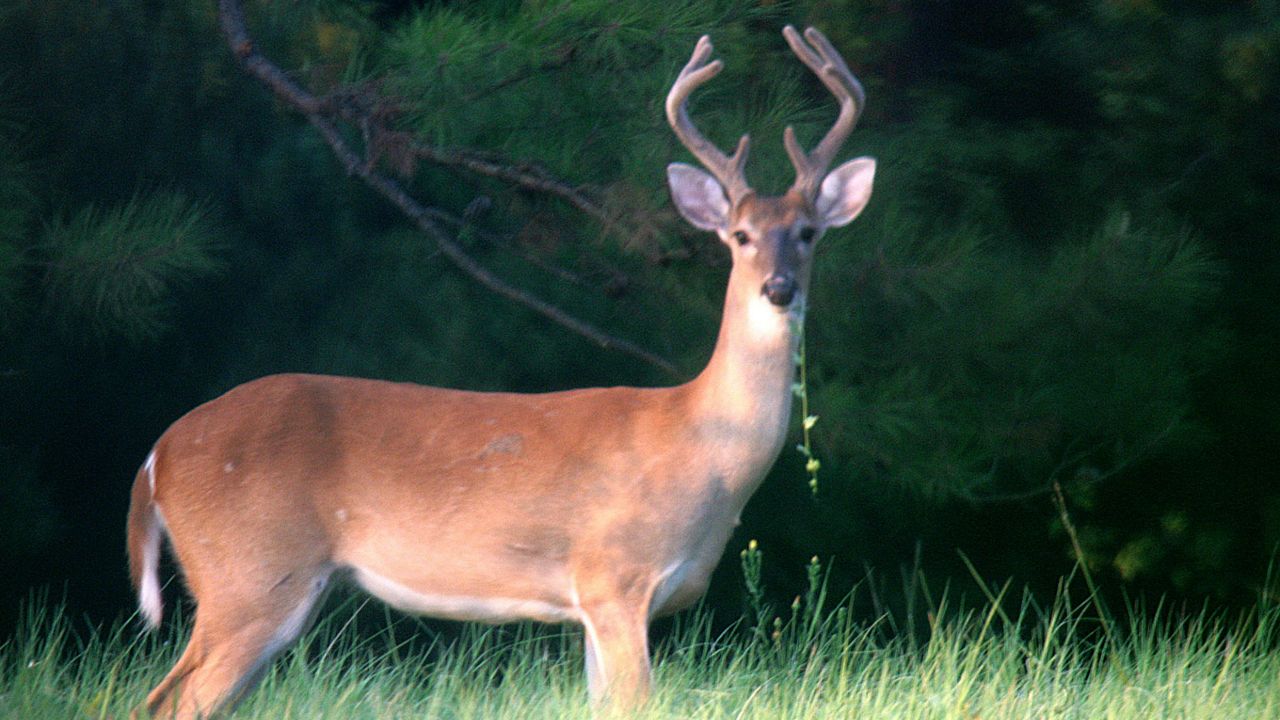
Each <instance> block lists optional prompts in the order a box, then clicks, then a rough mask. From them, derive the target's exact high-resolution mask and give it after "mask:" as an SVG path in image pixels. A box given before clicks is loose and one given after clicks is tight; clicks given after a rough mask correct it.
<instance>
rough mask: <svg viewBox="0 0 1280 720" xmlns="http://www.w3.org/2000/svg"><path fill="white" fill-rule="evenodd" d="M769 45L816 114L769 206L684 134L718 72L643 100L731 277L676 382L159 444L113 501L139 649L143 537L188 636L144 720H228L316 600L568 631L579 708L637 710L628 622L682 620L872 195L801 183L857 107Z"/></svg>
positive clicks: (227, 400)
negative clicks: (825, 266)
mask: <svg viewBox="0 0 1280 720" xmlns="http://www.w3.org/2000/svg"><path fill="white" fill-rule="evenodd" d="M783 34H784V36H785V37H786V40H787V42H788V44H789V45H790V46H791V48H792V50H793V51H794V52H795V54H796V55H797V56H798V57H799V58H800V60H801V61H803V62H804V64H805V65H807V66H808V67H809V68H810V69H811V70H812V71H813V72H814V73H816V74H817V76H818V77H819V78H820V79H821V81H822V82H823V84H824V85H825V86H826V87H827V88H828V89H829V90H830V91H831V93H832V94H834V95H835V97H836V98H837V99H838V101H839V104H840V112H839V115H838V117H837V119H836V121H835V123H834V125H833V126H832V127H831V129H830V130H829V131H828V132H827V134H826V136H825V137H824V138H823V139H822V141H821V142H820V143H819V144H818V145H817V146H816V147H815V148H814V150H813V151H812V152H811V153H806V152H805V151H804V150H803V149H802V148H801V147H800V145H799V143H798V142H797V141H796V137H795V133H794V132H793V131H792V129H791V128H787V129H786V131H785V133H784V136H783V139H784V144H785V147H786V151H787V154H788V156H789V157H790V159H791V162H792V164H793V165H794V166H795V174H796V177H795V182H794V184H793V185H792V186H791V188H790V189H788V190H787V192H786V193H785V194H783V195H781V196H779V197H764V196H760V195H757V194H756V193H755V192H754V191H753V190H752V189H751V187H750V185H748V184H747V180H746V177H745V175H744V173H743V168H744V165H745V163H746V160H747V150H748V145H749V140H748V136H746V135H743V136H742V138H741V140H739V142H738V145H737V149H736V151H735V152H734V153H733V155H732V156H726V155H725V154H724V153H723V152H721V151H720V150H719V149H718V148H716V147H715V146H714V145H713V144H712V143H711V142H709V141H708V140H707V139H706V138H704V137H703V135H702V134H701V133H699V131H698V130H697V129H696V128H695V127H694V125H693V123H692V122H691V121H690V119H689V114H688V111H687V109H686V100H687V98H688V97H689V94H690V93H691V92H693V90H694V89H696V88H698V87H699V86H700V85H702V84H704V83H705V82H707V81H708V80H710V79H711V78H712V77H714V76H715V75H716V74H717V73H719V72H720V70H721V68H722V63H721V61H719V60H715V61H710V62H709V60H710V57H711V54H712V52H713V49H712V46H711V41H710V39H709V38H707V37H706V36H704V37H702V38H701V39H700V40H699V41H698V43H697V46H696V48H695V49H694V51H693V55H692V57H691V58H690V60H689V62H688V64H687V65H685V67H684V69H683V70H682V71H681V72H680V75H679V77H678V78H677V79H676V81H675V83H674V85H673V86H672V88H671V90H670V93H669V94H668V96H667V101H666V114H667V119H668V121H669V122H670V124H671V127H672V129H673V130H674V131H675V134H676V136H677V137H678V138H679V140H680V141H681V142H682V143H683V144H684V146H685V147H687V148H688V149H689V151H690V152H691V153H692V154H693V156H694V157H695V158H697V159H698V160H699V161H700V162H701V163H702V165H703V167H705V168H706V170H707V171H709V173H710V174H708V172H704V171H702V170H699V169H697V168H694V167H692V166H690V165H685V164H681V163H673V164H672V165H670V166H669V167H668V168H667V176H668V180H669V185H670V189H671V194H672V197H673V198H674V200H675V204H676V207H677V208H678V210H679V212H680V213H681V215H683V216H684V218H685V219H687V220H688V221H689V222H690V223H692V224H693V225H695V226H697V227H698V228H701V229H703V230H710V231H713V232H715V233H716V234H717V235H718V236H719V238H720V240H721V241H722V242H723V243H724V244H725V245H727V246H728V247H729V250H730V252H731V253H732V254H733V269H732V271H731V272H730V274H729V281H728V290H727V292H726V297H725V303H724V314H723V320H722V323H721V326H720V334H719V337H718V339H717V341H716V345H715V350H714V352H713V353H712V355H711V359H710V361H709V362H708V363H707V366H706V368H705V369H704V370H703V371H702V372H701V373H700V374H698V376H697V377H695V378H694V379H693V380H691V381H689V382H687V383H685V384H683V385H678V386H675V387H665V388H633V387H614V388H593V389H583V390H570V391H565V392H553V393H545V394H513V393H478V392H464V391H458V390H448V389H441V388H433V387H422V386H418V385H412V384H404V383H393V382H382V381H377V380H362V379H356V378H349V377H329V376H319V375H275V376H270V377H265V378H261V379H259V380H255V381H252V382H249V383H246V384H244V385H240V386H239V387H236V388H234V389H232V390H230V391H229V392H227V393H226V394H225V395H222V396H221V397H218V398H216V399H214V400H212V401H210V402H208V403H206V404H204V405H201V406H200V407H198V408H196V409H195V410H192V411H191V412H190V413H188V414H187V415H185V416H184V417H182V418H181V419H179V420H178V421H177V422H175V423H174V424H173V425H172V426H171V427H170V428H169V429H168V430H167V431H166V432H165V433H164V434H163V435H162V436H161V437H160V439H159V440H158V441H157V442H156V444H155V446H154V448H153V449H152V450H151V453H150V454H149V455H148V456H147V458H146V461H145V463H143V465H142V467H141V469H140V470H139V471H138V475H137V479H136V481H135V482H134V485H133V491H132V503H131V507H130V510H129V520H128V550H129V569H130V574H131V576H132V579H133V583H134V586H135V589H136V590H137V591H138V595H139V604H140V608H141V610H140V612H141V615H142V617H143V618H144V619H145V621H146V622H147V623H148V625H149V626H152V627H154V626H156V625H158V624H159V622H160V619H161V592H160V583H159V579H158V569H157V567H158V563H159V558H160V546H161V541H162V538H163V536H164V535H166V534H167V535H168V538H169V541H170V545H171V548H172V552H173V554H174V556H175V557H176V560H177V562H178V564H179V565H180V566H181V569H182V571H183V574H184V576H185V579H186V585H187V589H188V590H189V592H190V594H191V595H192V596H193V597H194V599H195V603H196V611H195V622H194V626H193V628H192V631H191V639H190V642H189V643H188V645H187V646H186V649H185V651H184V652H183V653H182V656H181V657H180V658H179V659H178V661H177V663H176V664H175V665H174V667H173V669H172V670H170V671H169V673H168V675H166V676H165V678H164V679H163V680H162V681H161V682H160V684H159V685H158V686H157V687H156V688H155V689H154V690H152V691H151V693H150V695H149V696H148V697H147V700H146V705H145V708H146V710H147V711H148V712H150V713H152V714H154V715H161V716H163V717H166V718H180V719H183V720H189V719H191V718H197V717H207V716H209V715H211V714H215V713H219V712H225V711H227V710H229V708H231V707H233V706H234V704H235V702H236V701H237V700H238V699H239V698H241V697H242V696H243V695H244V694H245V692H247V691H248V690H249V689H251V688H252V687H253V686H254V684H255V683H256V682H257V680H258V678H259V677H260V676H261V675H262V673H263V672H264V671H265V669H266V668H267V667H268V666H269V664H270V663H271V661H272V660H273V658H275V657H276V656H277V655H279V654H280V653H281V652H282V651H283V650H285V649H286V648H287V647H289V646H290V645H291V644H292V643H293V642H294V641H295V640H296V639H297V637H298V636H299V634H300V633H302V632H303V631H304V630H305V629H306V628H307V627H308V625H309V623H310V622H311V620H312V618H313V614H314V612H315V610H316V607H317V604H318V602H319V600H320V599H321V597H322V596H323V595H324V594H325V592H326V589H327V588H329V586H330V585H331V583H333V582H334V581H335V580H337V579H339V578H344V579H347V580H349V581H351V582H354V583H355V584H356V585H358V586H359V587H361V588H363V589H364V590H366V591H368V592H369V593H371V594H373V595H375V596H377V597H378V598H381V599H382V600H383V601H385V602H387V603H389V604H390V605H392V606H395V607H397V608H400V609H402V610H406V611H409V612H413V613H420V614H425V615H430V616H435V617H440V618H450V619H459V620H477V621H484V622H493V623H499V622H507V621H511V620H516V619H532V620H537V621H543V622H548V623H578V624H581V625H582V626H583V628H584V629H585V635H586V642H585V645H586V653H585V655H586V674H587V684H588V689H589V692H590V695H591V697H592V698H593V700H594V701H596V702H597V703H601V702H602V703H605V704H606V705H608V706H611V707H623V708H625V707H632V706H634V705H636V704H638V703H639V702H641V701H642V700H643V699H644V698H645V697H646V696H647V694H648V693H649V690H650V684H651V680H650V664H649V653H648V637H647V635H648V626H649V622H650V620H651V619H652V618H654V617H655V616H659V615H663V614H667V613H671V612H674V611H676V610H678V609H681V608H684V607H686V606H688V605H690V604H692V603H693V602H694V601H695V600H696V599H697V598H698V597H699V596H701V595H702V593H703V592H704V590H705V589H706V586H707V582H708V578H709V576H710V574H711V571H712V569H713V568H714V567H715V565H716V564H717V562H718V561H719V559H720V556H721V554H722V553H723V552H724V548H725V545H726V544H727V542H728V540H729V536H730V533H731V532H732V530H733V528H734V527H735V526H736V525H737V523H738V516H739V513H740V512H741V510H742V508H743V506H744V505H745V504H746V502H747V499H748V498H749V497H750V496H751V494H752V493H753V492H754V491H755V489H756V488H757V487H758V486H759V484H760V482H761V481H762V479H763V478H764V476H765V474H766V472H767V471H768V470H769V468H770V466H772V464H773V462H774V460H775V459H776V458H777V456H778V453H779V451H780V449H781V448H782V445H783V443H784V440H785V436H786V433H787V425H788V416H789V414H790V408H791V396H792V389H791V386H792V381H793V376H794V372H795V367H794V361H793V353H794V352H795V349H796V343H797V338H798V333H799V328H800V323H801V322H802V320H803V316H804V312H805V299H806V296H807V293H808V288H809V275H810V272H809V271H810V267H811V265H812V262H813V254H814V247H815V244H816V242H817V241H818V239H819V237H820V236H821V235H822V234H823V231H825V230H827V229H828V228H833V227H839V226H842V225H845V224H846V223H848V222H849V221H851V220H853V218H854V217H855V216H857V215H858V213H859V212H861V210H862V208H863V206H864V205H865V204H866V202H867V199H868V197H869V196H870V193H871V183H872V177H873V175H874V172H875V161H874V160H872V159H870V158H858V159H855V160H851V161H849V162H846V163H844V164H843V165H840V166H839V167H837V168H836V169H835V170H833V171H831V172H830V173H829V174H828V173H827V172H826V170H827V168H828V167H830V165H831V163H832V160H833V159H834V157H835V155H836V153H837V151H838V149H839V148H840V145H841V144H842V143H843V142H844V140H845V138H846V136H847V135H848V134H849V132H850V131H851V130H852V129H853V126H854V124H855V122H856V120H857V118H858V115H859V114H860V112H861V109H862V105H863V98H864V94H863V91H862V88H861V86H860V85H859V84H858V81H857V80H856V79H855V78H854V76H853V74H852V73H851V72H850V71H849V69H848V67H847V66H846V65H845V63H844V61H843V60H842V59H841V57H840V55H839V54H838V53H837V52H836V50H835V48H834V47H832V45H831V43H830V42H829V41H828V40H827V39H826V37H824V36H823V35H822V33H820V32H818V31H817V30H815V29H813V28H809V29H808V30H806V31H805V34H804V37H803V38H802V37H801V36H800V34H799V33H797V32H796V31H795V29H794V28H792V27H790V26H788V27H787V28H786V29H784V30H783Z"/></svg>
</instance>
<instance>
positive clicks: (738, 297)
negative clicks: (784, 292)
mask: <svg viewBox="0 0 1280 720" xmlns="http://www.w3.org/2000/svg"><path fill="white" fill-rule="evenodd" d="M735 279H736V278H735V277H733V276H731V277H730V281H729V289H728V293H727V297H726V299H725V308H724V317H723V319H722V321H721V325H720V335H719V337H718V339H717V340H716V347H715V352H714V353H713V354H712V355H711V360H710V361H709V362H708V363H707V367H706V369H704V370H703V371H702V373H701V374H700V375H699V376H698V377H697V378H695V379H694V380H693V381H692V382H691V383H690V390H691V391H692V399H693V403H694V413H695V415H694V423H695V425H696V430H697V437H698V438H699V439H700V440H701V441H702V442H703V443H704V444H705V456H706V457H707V458H708V460H710V461H712V462H713V463H714V464H715V465H716V466H717V470H718V473H719V474H720V475H721V481H722V482H724V483H725V485H726V486H727V489H729V490H730V491H731V492H732V491H738V492H740V493H745V495H749V494H750V493H751V492H752V491H754V490H755V488H756V487H757V486H758V485H759V483H760V481H761V480H763V479H764V475H765V473H766V472H768V470H769V468H770V467H771V466H772V465H773V462H774V460H776V459H777V457H778V452H779V451H780V450H781V449H782V445H783V442H784V441H785V439H786V434H787V424H788V420H789V418H790V414H791V397H792V391H791V386H792V383H793V382H794V378H795V361H794V355H795V351H796V343H797V342H798V339H799V333H800V327H801V323H803V321H804V318H803V315H802V311H800V310H794V311H792V312H789V313H784V312H779V311H778V309H777V308H775V307H774V306H772V305H771V304H769V302H768V300H766V299H765V298H764V296H763V295H761V294H760V292H759V288H758V287H737V285H739V284H741V283H735ZM798 305H799V303H798Z"/></svg>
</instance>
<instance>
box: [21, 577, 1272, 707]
mask: <svg viewBox="0 0 1280 720" xmlns="http://www.w3.org/2000/svg"><path fill="white" fill-rule="evenodd" d="M815 568H816V566H815ZM815 577H816V575H815ZM821 606H822V600H821V588H820V586H819V587H815V588H811V589H810V592H808V593H806V594H805V595H804V596H803V597H801V598H800V599H799V601H798V602H797V603H796V604H795V605H793V606H792V608H790V609H783V611H782V612H781V613H780V615H781V617H775V616H774V615H773V614H771V613H769V612H768V611H767V608H762V609H761V610H763V612H760V613H753V614H754V615H755V616H754V617H751V618H750V619H748V620H744V621H743V622H741V623H739V624H738V625H737V626H735V627H734V628H731V629H730V630H728V631H724V632H719V631H715V630H713V629H712V628H713V625H712V623H711V622H710V621H709V619H708V617H707V616H706V614H705V613H690V614H688V615H685V616H683V617H681V618H680V619H679V620H678V621H677V623H676V624H675V627H674V629H673V630H672V632H671V633H670V635H668V636H667V637H665V638H664V639H662V640H661V641H660V642H659V643H658V647H657V648H656V651H655V655H656V663H655V681H656V687H657V690H656V693H655V696H654V698H653V701H652V702H651V704H650V705H649V706H648V707H646V708H645V709H644V710H643V711H642V712H640V713H638V714H637V716H638V717H643V718H708V719H711V718H726V719H729V718H801V719H803V718H814V719H817V718H824V719H825V718H842V717H856V718H859V719H864V718H886V719H888V718H893V719H894V720H902V719H904V718H905V719H910V718H956V719H957V720H959V719H963V720H975V719H980V718H1000V719H1004V718H1028V719H1031V718H1035V719H1037V720H1039V719H1043V718H1082V719H1084V718H1088V719H1090V720H1094V719H1104V720H1105V719H1107V718H1188V719H1193V718H1206V719H1207V718H1214V719H1215V720H1217V719H1219V718H1266V717H1280V653H1276V652H1274V650H1275V648H1276V641H1277V630H1278V629H1280V623H1278V622H1277V619H1278V618H1277V611H1276V609H1275V608H1274V607H1270V606H1262V607H1260V608H1259V609H1258V610H1257V611H1256V612H1254V613H1251V614H1249V615H1247V616H1244V617H1233V618H1225V617H1221V616H1219V615H1215V614H1213V613H1209V612H1201V613H1190V614H1188V613H1179V612H1172V611H1170V610H1168V609H1163V610H1159V611H1151V612H1137V611H1132V610H1131V611H1130V612H1129V613H1128V614H1127V616H1126V617H1121V618H1116V619H1113V620H1112V630H1111V631H1109V632H1102V631H1101V626H1100V625H1099V624H1098V622H1097V611H1098V610H1099V608H1098V607H1097V606H1096V605H1095V604H1094V603H1093V602H1091V601H1089V600H1088V599H1087V598H1085V599H1083V600H1081V599H1079V598H1073V597H1071V595H1070V594H1069V593H1068V592H1067V591H1066V590H1063V591H1062V592H1060V593H1059V595H1058V597H1057V599H1056V601H1055V602H1053V603H1052V604H1050V605H1048V606H1043V607H1042V606H1040V605H1038V604H1037V603H1035V602H1034V601H1033V600H1031V599H1030V598H1029V597H1026V596H1024V597H1022V598H1020V599H1015V600H1009V599H1008V598H1006V597H1004V596H1003V595H1001V594H999V593H993V594H992V595H991V596H990V598H989V601H988V603H987V604H986V605H985V606H984V607H979V608H977V609H974V610H964V611H961V610H959V609H955V608H953V607H952V606H951V605H949V604H948V602H947V601H946V600H941V601H939V602H938V603H937V604H936V606H934V607H933V609H932V611H931V612H929V613H927V614H926V615H925V620H924V621H922V623H923V624H924V625H925V626H926V627H925V628H924V629H923V630H922V631H918V632H916V633H914V634H909V633H906V632H900V631H897V630H895V629H894V627H895V624H894V623H892V622H891V619H890V618H882V619H881V620H880V621H875V622H861V621H855V620H853V619H852V616H851V614H850V613H849V612H848V611H847V609H846V608H847V606H846V605H840V606H837V607H835V608H834V609H833V610H830V611H824V610H823V609H822V607H821ZM344 608H345V609H343V608H340V609H338V610H337V611H335V612H332V613H329V614H328V616H327V619H326V620H324V621H322V622H321V624H320V626H319V627H318V628H317V629H316V630H315V631H313V632H312V633H310V634H309V635H308V636H307V637H306V638H305V640H304V641H303V643H301V644H300V646H299V647H298V648H297V649H296V650H295V651H293V652H290V653H289V654H287V655H286V656H285V657H284V658H283V659H282V660H281V661H279V662H277V663H276V665H275V667H274V669H273V671H272V672H271V673H270V674H269V676H268V677H267V679H266V680H265V682H264V683H263V684H262V685H261V686H260V687H259V688H258V690H257V691H256V692H255V693H253V694H252V695H250V696H249V698H248V699H247V700H246V701H245V703H244V704H243V705H242V706H241V707H240V709H239V710H238V711H237V713H236V715H235V717H236V718H258V719H262V720H267V719H268V718H269V719H271V720H287V719H290V718H294V719H298V720H301V719H303V718H305V719H307V720H313V719H325V718H333V719H335V720H337V719H341V720H365V719H368V720H374V719H376V720H387V719H391V718H406V719H408V718H413V719H414V720H421V719H422V718H457V719H466V718H518V719H519V720H540V719H542V718H546V719H547V720H552V719H560V718H590V717H592V711H591V708H590V706H589V705H588V703H587V701H586V687H585V680H584V678H583V673H582V669H581V665H582V647H581V646H582V641H581V635H580V633H579V632H576V631H574V630H572V629H567V628H564V629H562V628H554V627H550V628H549V627H541V626H515V627H507V628H502V629H495V628H488V627H483V626H469V627H467V628H466V629H465V630H463V631H462V632H461V633H460V634H459V635H458V636H457V637H456V638H453V639H451V640H449V641H447V642H446V641H442V640H438V641H436V642H435V643H424V642H421V641H420V640H421V637H422V636H421V634H419V635H418V636H417V637H418V639H419V642H414V643H408V642H406V640H407V639H408V638H407V636H409V635H411V634H412V632H411V631H406V629H405V626H406V625H407V624H409V623H404V622H400V623H393V622H388V623H387V624H386V628H385V629H384V630H382V631H381V632H372V633H370V632H368V630H367V628H366V630H365V631H364V632H356V631H355V630H354V629H353V628H351V627H349V625H351V623H350V620H351V617H352V615H353V609H352V608H353V605H350V604H349V605H346V606H344ZM366 624H367V623H366ZM73 625H74V623H73V622H72V621H71V620H70V619H69V618H67V617H66V616H65V615H63V614H62V613H60V612H59V611H58V610H57V609H56V608H55V607H53V606H51V605H49V604H46V603H40V602H34V603H32V605H31V606H30V607H29V608H28V609H27V622H26V623H25V625H24V627H23V629H22V630H21V631H20V632H19V633H18V634H17V635H16V636H15V637H14V638H12V639H10V640H9V641H8V642H7V643H5V644H4V646H3V647H2V648H0V670H2V671H3V673H2V678H3V679H2V680H0V717H2V718H6V719H7V718H24V719H28V718H29V719H31V720H45V719H49V720H54V719H56V720H66V719H67V718H124V717H127V716H128V713H129V711H130V710H131V709H132V708H133V706H134V705H135V704H136V703H137V702H138V701H139V700H140V699H141V698H143V697H144V696H145V694H146V692H147V690H148V689H149V688H150V687H151V686H152V685H153V684H154V683H155V682H156V681H158V680H159V678H160V677H161V676H162V675H163V674H164V672H165V671H166V670H167V669H168V666H169V665H170V664H171V662H172V661H173V660H174V658H175V656H176V654H177V651H178V649H179V648H180V647H181V643H180V640H181V639H182V638H181V633H182V628H183V627H185V623H183V622H181V621H179V622H169V623H167V626H166V629H165V630H163V631H161V632H160V633H156V634H152V635H139V634H137V633H136V632H134V630H133V629H132V628H130V627H128V626H126V627H117V628H112V629H103V630H84V629H81V628H79V627H73ZM410 625H411V624H410Z"/></svg>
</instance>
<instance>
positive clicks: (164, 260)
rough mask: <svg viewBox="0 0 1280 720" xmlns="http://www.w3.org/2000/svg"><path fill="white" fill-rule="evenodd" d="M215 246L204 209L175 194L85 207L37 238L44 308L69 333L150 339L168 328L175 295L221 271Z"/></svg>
mask: <svg viewBox="0 0 1280 720" xmlns="http://www.w3.org/2000/svg"><path fill="white" fill-rule="evenodd" d="M221 244H223V241H222V239H221V236H220V231H219V229H218V227H217V225H216V224H215V223H214V221H213V220H212V219H211V218H210V216H209V210H208V208H206V207H204V206H202V205H200V204H199V203H194V202H192V201H191V200H189V199H187V198H186V197H184V196H182V195H180V194H177V193H169V192H158V193H152V194H150V195H145V196H139V197H135V198H133V199H132V200H130V201H129V202H127V203H125V204H124V205H120V206H117V207H113V208H108V209H105V210H104V209H100V208H98V207H96V206H94V205H90V206H89V207H86V208H84V209H83V210H80V211H79V212H77V213H76V214H75V215H73V216H72V217H70V218H69V219H66V220H55V221H54V222H53V223H52V224H51V225H50V226H49V228H48V229H47V230H46V231H45V234H44V242H43V243H42V244H41V250H42V251H43V254H44V255H45V256H46V257H47V260H45V265H46V267H47V271H46V272H45V275H44V296H45V304H46V307H47V308H48V310H49V313H50V314H51V315H53V316H54V317H55V318H56V319H57V320H58V322H60V323H61V324H62V326H63V327H64V328H65V329H66V330H67V331H68V332H71V333H76V332H82V331H84V330H88V331H89V332H90V333H91V334H92V335H94V336H95V337H96V338H98V339H99V340H105V339H111V338H112V337H113V336H120V337H122V338H123V339H125V340H133V341H136V340H144V339H151V338H154V337H156V336H157V335H159V334H160V332H161V331H162V330H163V329H164V328H165V326H166V324H167V323H168V316H169V311H168V308H167V306H168V305H169V304H170V302H171V299H172V295H173V291H174V289H175V287H176V286H180V285H182V284H184V283H189V282H191V281H193V280H195V279H199V278H201V277H206V276H208V275H210V274H213V273H214V272H216V271H218V270H219V269H220V268H221V267H222V266H223V263H222V262H221V261H220V260H219V259H218V258H217V251H218V249H219V246H220V245H221Z"/></svg>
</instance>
